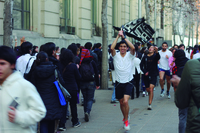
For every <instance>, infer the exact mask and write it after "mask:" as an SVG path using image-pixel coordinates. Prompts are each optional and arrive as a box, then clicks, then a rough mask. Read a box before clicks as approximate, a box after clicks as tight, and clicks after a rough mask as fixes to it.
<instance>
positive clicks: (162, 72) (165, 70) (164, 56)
mask: <svg viewBox="0 0 200 133" xmlns="http://www.w3.org/2000/svg"><path fill="white" fill-rule="evenodd" d="M167 48H168V44H167V42H163V44H162V50H160V51H159V54H160V60H159V62H160V63H159V76H160V87H161V94H160V96H161V97H163V96H164V93H165V91H164V81H165V80H164V76H165V77H166V80H167V97H168V98H169V99H170V98H171V96H170V94H169V90H170V68H169V63H168V59H169V58H170V57H171V56H172V52H171V51H169V50H168V49H167Z"/></svg>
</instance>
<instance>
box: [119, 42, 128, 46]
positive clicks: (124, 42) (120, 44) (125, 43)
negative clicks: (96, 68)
mask: <svg viewBox="0 0 200 133" xmlns="http://www.w3.org/2000/svg"><path fill="white" fill-rule="evenodd" d="M123 43H125V44H126V46H127V47H128V44H127V43H126V41H125V40H121V41H120V42H119V46H120V45H121V44H123Z"/></svg>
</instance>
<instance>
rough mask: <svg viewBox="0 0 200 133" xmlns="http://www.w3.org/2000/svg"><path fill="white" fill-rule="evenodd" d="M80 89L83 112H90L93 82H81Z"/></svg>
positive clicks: (93, 89)
mask: <svg viewBox="0 0 200 133" xmlns="http://www.w3.org/2000/svg"><path fill="white" fill-rule="evenodd" d="M80 89H81V92H82V94H83V98H84V112H85V113H86V112H87V113H88V114H90V111H91V109H92V104H93V99H94V91H95V84H94V82H81V83H80Z"/></svg>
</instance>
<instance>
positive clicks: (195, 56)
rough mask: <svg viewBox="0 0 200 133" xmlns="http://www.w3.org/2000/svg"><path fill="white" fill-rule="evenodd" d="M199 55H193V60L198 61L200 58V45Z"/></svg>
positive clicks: (199, 48)
mask: <svg viewBox="0 0 200 133" xmlns="http://www.w3.org/2000/svg"><path fill="white" fill-rule="evenodd" d="M198 51H199V52H198V53H196V54H194V55H193V59H198V58H200V45H199V46H198Z"/></svg>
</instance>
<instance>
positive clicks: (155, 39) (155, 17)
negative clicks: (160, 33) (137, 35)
mask: <svg viewBox="0 0 200 133" xmlns="http://www.w3.org/2000/svg"><path fill="white" fill-rule="evenodd" d="M154 6H155V8H154V30H155V34H154V44H156V0H154Z"/></svg>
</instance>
